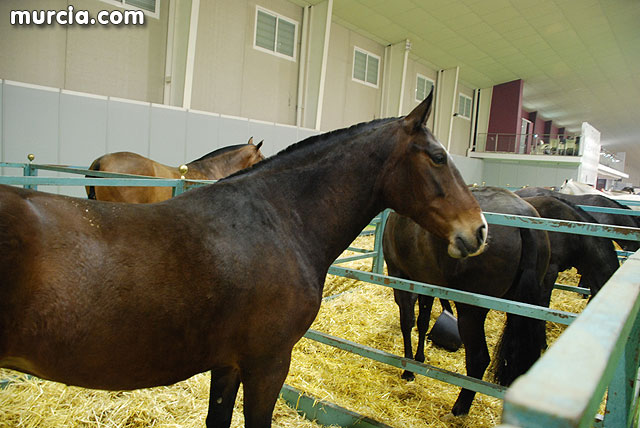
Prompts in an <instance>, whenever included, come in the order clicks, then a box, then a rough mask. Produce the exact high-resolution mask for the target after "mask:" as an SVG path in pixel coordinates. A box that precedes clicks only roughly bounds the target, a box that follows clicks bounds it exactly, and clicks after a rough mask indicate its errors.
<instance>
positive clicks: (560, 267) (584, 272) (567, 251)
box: [524, 196, 620, 305]
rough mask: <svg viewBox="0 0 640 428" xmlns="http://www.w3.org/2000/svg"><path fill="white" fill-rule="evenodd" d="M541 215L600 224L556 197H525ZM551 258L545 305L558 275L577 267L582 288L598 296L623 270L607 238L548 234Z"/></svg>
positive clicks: (569, 203)
mask: <svg viewBox="0 0 640 428" xmlns="http://www.w3.org/2000/svg"><path fill="white" fill-rule="evenodd" d="M524 200H525V201H527V202H528V203H530V204H531V205H533V206H534V207H535V209H536V210H537V211H538V213H540V216H542V217H545V218H553V219H558V220H569V221H578V222H586V223H597V221H596V220H595V219H594V218H593V217H592V216H591V215H590V214H589V213H587V212H585V211H584V210H582V209H580V208H579V207H577V206H576V205H574V204H572V203H571V202H568V201H565V200H562V199H559V198H555V197H553V196H532V197H529V198H524ZM548 234H549V242H550V243H551V258H550V260H549V268H548V269H547V273H546V275H545V279H544V286H543V289H544V290H545V302H546V305H548V304H549V300H550V299H551V291H552V290H553V285H554V284H555V282H556V279H557V277H558V273H559V272H562V271H564V270H567V269H570V268H572V267H575V268H576V269H577V271H578V273H579V274H580V275H581V278H580V286H582V287H585V288H589V289H590V290H591V295H592V296H595V295H596V294H597V293H598V291H600V289H601V288H602V286H603V285H604V284H605V283H606V282H607V281H608V280H609V278H611V276H612V275H613V274H614V272H615V271H616V270H617V269H618V268H619V267H620V263H619V262H618V256H617V254H616V250H615V247H614V246H613V242H611V240H610V239H608V238H598V237H596V236H589V235H577V234H573V233H563V232H548Z"/></svg>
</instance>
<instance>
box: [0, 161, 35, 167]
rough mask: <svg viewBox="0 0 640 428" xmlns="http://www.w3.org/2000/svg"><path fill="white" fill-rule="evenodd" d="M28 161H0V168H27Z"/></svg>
mask: <svg viewBox="0 0 640 428" xmlns="http://www.w3.org/2000/svg"><path fill="white" fill-rule="evenodd" d="M27 165H29V164H28V163H17V162H0V168H25V167H26V166H27Z"/></svg>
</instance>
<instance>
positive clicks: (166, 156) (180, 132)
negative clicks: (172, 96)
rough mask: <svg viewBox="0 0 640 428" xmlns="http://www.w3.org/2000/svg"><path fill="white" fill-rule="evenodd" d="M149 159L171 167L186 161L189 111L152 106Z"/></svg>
mask: <svg viewBox="0 0 640 428" xmlns="http://www.w3.org/2000/svg"><path fill="white" fill-rule="evenodd" d="M150 108H151V126H150V127H149V139H150V141H149V158H151V159H153V160H154V161H156V162H160V163H163V164H165V165H170V166H178V165H181V164H183V163H185V162H188V160H187V159H186V150H185V149H186V135H187V111H186V110H184V109H180V108H175V107H166V106H162V105H158V104H152V105H151V107H150Z"/></svg>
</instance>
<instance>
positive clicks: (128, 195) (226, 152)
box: [87, 137, 264, 204]
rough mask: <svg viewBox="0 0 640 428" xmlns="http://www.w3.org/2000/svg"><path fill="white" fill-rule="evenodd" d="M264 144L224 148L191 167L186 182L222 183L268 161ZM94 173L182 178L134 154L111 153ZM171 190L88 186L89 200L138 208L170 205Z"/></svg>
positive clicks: (172, 169) (97, 164)
mask: <svg viewBox="0 0 640 428" xmlns="http://www.w3.org/2000/svg"><path fill="white" fill-rule="evenodd" d="M261 146H262V141H260V142H259V143H258V144H257V145H254V144H253V137H251V138H250V139H249V142H248V143H247V144H237V145H234V146H227V147H222V148H220V149H218V150H215V151H213V152H211V153H209V154H206V155H204V156H202V157H201V158H200V159H196V160H194V161H192V162H189V163H188V164H187V167H188V168H189V169H188V171H187V174H186V175H185V178H187V179H191V180H219V179H221V178H224V177H227V176H228V175H231V174H233V173H234V172H237V171H240V170H242V169H245V168H248V167H250V166H251V165H253V164H255V163H257V162H260V161H261V160H264V156H263V155H262V153H261V152H260V147H261ZM89 169H90V170H93V171H103V172H117V173H122V174H134V175H144V176H148V177H162V178H180V176H181V174H180V171H179V169H178V167H173V166H167V165H164V164H161V163H159V162H156V161H153V160H151V159H149V158H146V157H144V156H141V155H139V154H136V153H131V152H117V153H108V154H106V155H103V156H100V157H99V158H98V159H96V160H94V161H93V162H92V163H91V166H90V167H89ZM171 194H172V193H171V188H170V187H126V186H120V187H111V186H95V187H94V186H88V187H87V196H88V197H89V199H97V200H99V201H109V202H130V203H136V204H142V203H153V202H161V201H166V200H167V199H169V198H170V197H171Z"/></svg>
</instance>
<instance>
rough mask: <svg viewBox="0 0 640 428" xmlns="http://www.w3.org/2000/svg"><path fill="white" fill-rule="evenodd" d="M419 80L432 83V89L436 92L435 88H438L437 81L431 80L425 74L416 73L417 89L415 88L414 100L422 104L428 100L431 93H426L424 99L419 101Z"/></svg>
mask: <svg viewBox="0 0 640 428" xmlns="http://www.w3.org/2000/svg"><path fill="white" fill-rule="evenodd" d="M419 79H424V80H425V81H427V82H431V87H432V88H434V90H435V87H436V81H435V80H433V79H431V78H429V77H427V76H425V75H424V74H420V73H416V88H415V91H414V99H415V100H416V101H417V102H419V103H420V102H422V101H424V99H425V98H427V96H428V95H429V93H425V94H424V98H422V99H418V80H419Z"/></svg>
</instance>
